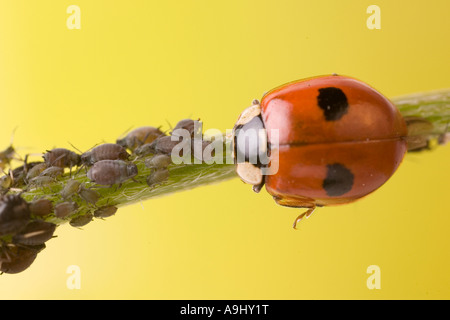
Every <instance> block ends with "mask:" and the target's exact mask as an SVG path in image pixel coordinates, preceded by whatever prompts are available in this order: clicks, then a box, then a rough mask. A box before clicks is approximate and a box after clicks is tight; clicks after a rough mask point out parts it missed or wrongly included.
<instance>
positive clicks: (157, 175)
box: [147, 168, 169, 187]
mask: <svg viewBox="0 0 450 320" xmlns="http://www.w3.org/2000/svg"><path fill="white" fill-rule="evenodd" d="M168 178H169V170H167V169H164V168H163V169H157V170H155V171H153V172H152V173H151V174H150V175H149V176H148V177H147V184H148V186H149V187H155V186H156V185H159V184H162V183H163V182H164V181H166V180H167V179H168Z"/></svg>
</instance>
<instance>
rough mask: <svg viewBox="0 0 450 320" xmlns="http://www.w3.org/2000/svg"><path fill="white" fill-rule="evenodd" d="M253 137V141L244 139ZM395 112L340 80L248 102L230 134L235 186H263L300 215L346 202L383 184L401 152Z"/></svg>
mask: <svg viewBox="0 0 450 320" xmlns="http://www.w3.org/2000/svg"><path fill="white" fill-rule="evenodd" d="M250 133H253V134H250ZM406 138H407V126H406V124H405V121H404V119H403V117H402V115H401V114H400V112H399V111H398V110H397V108H396V107H395V106H394V105H393V104H392V102H390V101H389V100H388V99H387V98H386V97H384V96H383V95H382V94H380V93H379V92H378V91H376V90H375V89H373V88H372V87H370V86H369V85H367V84H365V83H363V82H361V81H359V80H357V79H354V78H350V77H346V76H340V75H336V74H333V75H327V76H319V77H313V78H308V79H303V80H299V81H294V82H290V83H287V84H285V85H282V86H280V87H277V88H275V89H273V90H271V91H269V92H268V93H266V94H265V95H264V96H263V98H262V100H261V102H259V101H257V100H254V101H253V105H252V106H250V107H249V108H247V109H245V110H244V112H242V114H241V115H240V117H239V119H238V120H237V122H236V124H235V126H234V128H233V158H234V162H235V165H236V171H237V173H238V175H239V176H240V178H241V180H243V181H244V182H246V183H249V184H252V185H253V190H254V191H255V192H259V191H260V190H261V188H262V187H263V186H264V185H265V188H266V190H267V192H269V194H271V195H272V196H273V198H274V200H275V201H276V203H278V204H279V205H282V206H287V207H294V208H306V209H307V211H306V212H304V213H302V214H301V215H299V216H298V217H297V219H296V220H295V222H294V228H296V225H297V223H298V222H299V221H300V220H301V219H302V218H303V217H305V216H306V217H308V216H309V215H310V214H311V213H312V212H313V211H314V209H315V208H316V207H321V206H328V205H337V204H344V203H350V202H353V201H355V200H357V199H359V198H362V197H364V196H366V195H368V194H369V193H371V192H373V191H375V190H376V189H378V188H379V187H380V186H381V185H383V184H384V183H385V182H386V181H387V180H388V179H389V178H390V177H391V176H392V175H393V174H394V172H395V170H396V169H397V168H398V166H399V165H400V163H401V161H402V159H403V157H404V155H405V153H406V151H407V140H406Z"/></svg>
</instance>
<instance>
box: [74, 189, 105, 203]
mask: <svg viewBox="0 0 450 320" xmlns="http://www.w3.org/2000/svg"><path fill="white" fill-rule="evenodd" d="M78 194H79V196H80V197H81V198H82V199H83V200H84V201H86V202H87V203H91V204H93V205H95V204H96V203H97V201H98V200H100V198H101V195H100V193H98V192H97V191H95V190H92V189H87V188H85V187H84V186H83V185H80V187H79V188H78Z"/></svg>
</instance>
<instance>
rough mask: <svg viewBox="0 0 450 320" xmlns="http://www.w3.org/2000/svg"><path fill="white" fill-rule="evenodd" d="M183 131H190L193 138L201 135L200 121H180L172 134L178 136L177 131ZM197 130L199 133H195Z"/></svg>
mask: <svg viewBox="0 0 450 320" xmlns="http://www.w3.org/2000/svg"><path fill="white" fill-rule="evenodd" d="M178 129H183V130H187V131H189V134H190V135H191V136H192V137H193V136H194V135H195V134H201V123H200V121H199V120H192V119H183V120H180V121H178V123H177V124H176V126H175V128H173V130H172V132H171V134H172V135H173V134H176V130H178ZM195 129H197V130H198V131H197V132H195Z"/></svg>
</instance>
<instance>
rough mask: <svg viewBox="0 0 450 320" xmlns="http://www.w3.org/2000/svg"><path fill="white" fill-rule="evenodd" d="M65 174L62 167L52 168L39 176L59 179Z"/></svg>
mask: <svg viewBox="0 0 450 320" xmlns="http://www.w3.org/2000/svg"><path fill="white" fill-rule="evenodd" d="M63 174H64V169H63V168H60V167H50V168H47V169H45V170H44V171H42V172H41V173H40V174H39V176H41V177H44V176H45V177H52V178H57V177H59V176H62V175H63Z"/></svg>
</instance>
